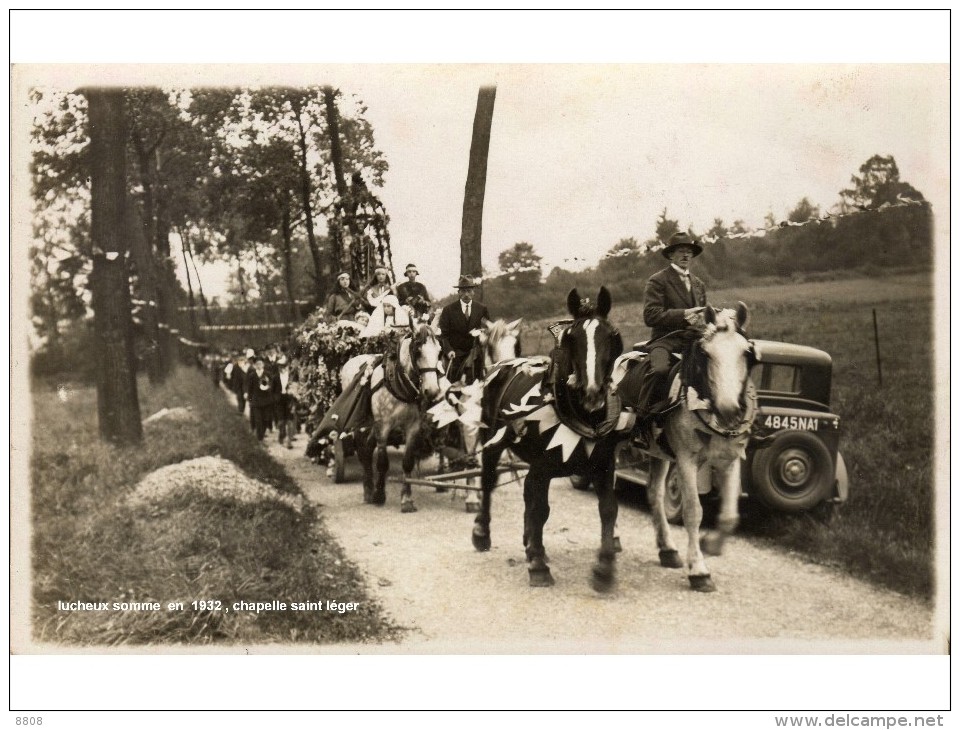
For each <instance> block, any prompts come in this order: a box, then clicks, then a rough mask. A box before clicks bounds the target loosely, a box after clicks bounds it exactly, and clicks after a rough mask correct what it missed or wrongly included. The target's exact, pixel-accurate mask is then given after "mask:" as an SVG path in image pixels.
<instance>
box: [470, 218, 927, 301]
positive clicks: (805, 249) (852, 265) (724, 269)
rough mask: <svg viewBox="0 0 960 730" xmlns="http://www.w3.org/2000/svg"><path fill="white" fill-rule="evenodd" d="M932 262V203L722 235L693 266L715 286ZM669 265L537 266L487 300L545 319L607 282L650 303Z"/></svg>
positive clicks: (630, 259)
mask: <svg viewBox="0 0 960 730" xmlns="http://www.w3.org/2000/svg"><path fill="white" fill-rule="evenodd" d="M932 261H933V220H932V214H931V211H930V207H929V206H928V205H926V204H923V205H905V206H900V207H890V208H887V209H884V210H879V211H877V210H871V211H864V212H861V213H857V214H853V215H847V216H844V217H838V218H833V219H828V220H823V221H821V222H819V223H818V222H809V223H805V224H803V225H797V226H790V225H785V226H783V227H781V228H778V229H775V230H773V231H768V232H767V233H766V235H765V236H763V237H750V238H737V239H720V240H718V241H717V242H716V243H707V244H705V245H704V251H703V254H702V255H701V256H699V257H698V258H697V259H696V260H695V262H694V264H693V267H692V270H693V272H694V273H695V274H696V275H697V276H699V277H700V278H701V279H703V280H704V281H705V282H706V284H707V287H708V290H710V289H717V288H721V287H727V286H744V285H747V284H750V283H752V282H757V283H759V282H760V281H761V280H764V279H770V278H771V277H777V278H784V277H791V276H794V277H798V278H803V279H809V278H816V277H817V275H818V274H819V275H825V274H826V272H843V271H851V272H853V271H857V272H860V273H866V274H872V273H881V272H882V271H883V270H884V269H889V268H897V269H902V268H903V267H905V266H906V267H910V268H917V269H923V268H929V267H930V266H931V265H932ZM666 265H667V262H666V260H665V259H664V258H663V257H662V256H661V255H660V253H659V252H643V253H641V252H640V251H632V252H630V253H629V254H627V255H624V256H617V257H609V258H604V259H602V260H601V261H600V262H599V263H598V265H597V266H594V267H592V268H588V269H585V270H583V271H578V272H572V271H566V270H564V269H561V268H559V267H557V268H554V269H553V271H551V272H550V275H549V276H547V277H546V279H544V280H543V281H541V280H540V277H539V272H537V271H526V272H521V273H516V274H504V275H501V276H498V277H495V278H491V279H487V280H485V281H484V282H483V300H484V302H485V303H486V304H487V306H488V307H489V308H490V310H491V312H492V313H493V315H494V316H495V317H527V318H531V317H545V316H549V315H554V314H556V313H557V312H559V311H562V309H563V306H564V304H563V303H564V302H565V301H566V296H567V292H569V291H570V289H571V288H573V287H577V288H578V289H579V290H580V293H581V294H583V295H586V296H593V295H594V294H595V293H596V290H597V289H598V288H599V286H600V285H601V284H602V285H603V286H605V287H607V288H608V289H609V290H610V293H611V295H612V296H613V300H614V301H615V302H636V301H641V300H642V298H643V290H644V287H645V286H646V282H647V279H648V278H649V277H650V275H651V274H653V273H655V272H657V271H659V270H660V269H662V268H663V267H664V266H666Z"/></svg>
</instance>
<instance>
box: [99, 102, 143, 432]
mask: <svg viewBox="0 0 960 730" xmlns="http://www.w3.org/2000/svg"><path fill="white" fill-rule="evenodd" d="M85 95H86V97H87V102H88V105H89V117H90V209H91V238H92V241H93V251H94V255H93V272H92V274H91V276H90V284H91V289H92V295H93V300H92V303H93V311H94V329H95V331H96V336H97V344H98V347H99V350H100V362H99V363H98V368H97V413H98V417H99V426H100V438H101V439H103V440H104V441H108V442H111V443H115V444H120V445H126V444H135V443H139V442H141V441H142V440H143V427H142V425H141V423H140V403H139V400H138V396H137V375H136V367H135V360H134V353H133V323H132V320H131V317H130V280H129V274H128V272H127V260H126V242H125V240H124V238H125V235H124V234H125V231H126V228H125V223H126V220H125V218H124V211H125V207H126V196H127V182H126V167H125V166H126V136H125V129H124V114H123V103H124V102H123V92H122V91H121V90H118V89H88V90H86V91H85Z"/></svg>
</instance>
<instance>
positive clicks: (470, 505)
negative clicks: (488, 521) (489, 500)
mask: <svg viewBox="0 0 960 730" xmlns="http://www.w3.org/2000/svg"><path fill="white" fill-rule="evenodd" d="M464 509H466V510H467V512H469V513H470V514H477V513H478V512H479V511H480V505H479V504H477V503H476V502H467V503H466V504H465V505H464Z"/></svg>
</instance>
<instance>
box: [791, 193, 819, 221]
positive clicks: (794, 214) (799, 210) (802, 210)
mask: <svg viewBox="0 0 960 730" xmlns="http://www.w3.org/2000/svg"><path fill="white" fill-rule="evenodd" d="M819 215H820V208H819V207H818V206H816V205H814V204H813V203H811V202H810V200H809V198H803V199H802V200H801V201H800V202H799V203H797V205H796V206H795V207H794V209H793V210H791V211H790V212H789V213H787V220H788V221H790V222H791V223H806V222H807V221H808V220H810V219H812V218H817V217H819Z"/></svg>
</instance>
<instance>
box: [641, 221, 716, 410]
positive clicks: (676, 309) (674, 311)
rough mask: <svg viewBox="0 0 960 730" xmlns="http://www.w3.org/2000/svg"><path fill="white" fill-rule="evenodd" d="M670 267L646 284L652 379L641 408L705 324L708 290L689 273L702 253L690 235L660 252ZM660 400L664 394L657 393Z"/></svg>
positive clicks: (645, 312)
mask: <svg viewBox="0 0 960 730" xmlns="http://www.w3.org/2000/svg"><path fill="white" fill-rule="evenodd" d="M660 253H661V254H662V255H663V257H664V258H665V259H667V260H668V261H669V262H670V265H669V266H667V267H666V268H665V269H662V270H660V271H658V272H657V273H656V274H654V275H653V276H651V277H650V278H649V279H648V280H647V287H646V289H645V290H644V292H643V321H644V323H645V324H646V325H647V326H648V327H650V329H651V332H650V340H649V344H648V351H649V353H650V355H649V357H648V360H649V362H650V371H649V375H650V376H649V378H648V379H647V382H646V383H645V384H644V387H643V389H642V395H641V401H640V404H641V405H644V404H648V405H649V404H650V401H649V398H650V396H651V395H652V394H653V392H654V391H655V390H656V389H658V386H660V385H662V384H664V381H665V380H666V376H667V374H668V373H669V372H670V365H671V357H670V355H671V353H674V352H681V351H682V350H683V348H684V346H685V345H686V344H687V343H688V342H689V341H690V340H691V339H692V338H693V337H694V336H696V334H697V330H696V329H693V327H694V326H695V325H697V324H699V323H702V322H703V309H704V307H706V304H707V287H706V285H705V284H704V283H703V282H702V281H701V280H700V279H698V278H697V277H696V276H694V275H693V274H691V273H690V262H691V261H693V259H694V258H696V257H697V256H699V255H700V254H701V253H703V246H701V245H700V243H699V242H698V241H696V240H695V239H694V238H693V237H692V236H691V235H690V234H689V233H683V232H678V233H674V234H673V235H672V236H671V237H670V240H669V242H668V243H667V245H666V246H665V247H664V248H663V249H662V250H661V251H660ZM657 395H658V396H659V397H663V396H664V395H665V394H663V393H657Z"/></svg>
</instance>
